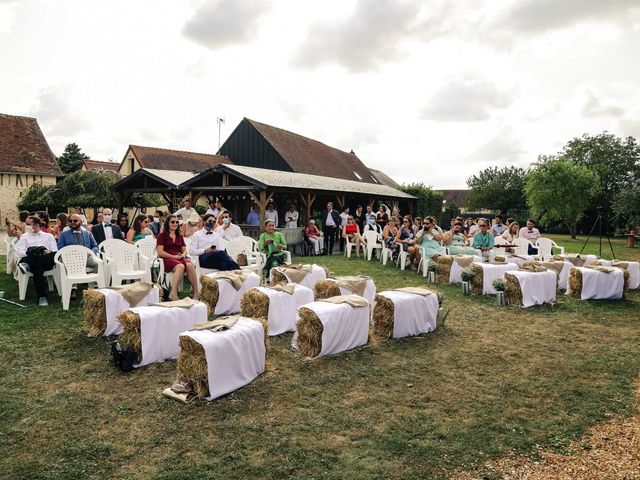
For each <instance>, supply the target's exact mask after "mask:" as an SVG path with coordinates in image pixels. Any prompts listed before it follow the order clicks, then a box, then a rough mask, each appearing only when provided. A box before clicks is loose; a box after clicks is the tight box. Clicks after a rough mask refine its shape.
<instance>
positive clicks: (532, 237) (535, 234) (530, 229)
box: [518, 218, 540, 255]
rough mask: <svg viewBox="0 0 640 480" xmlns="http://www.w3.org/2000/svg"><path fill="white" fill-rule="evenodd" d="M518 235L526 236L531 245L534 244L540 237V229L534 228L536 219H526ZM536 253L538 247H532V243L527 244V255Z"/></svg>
mask: <svg viewBox="0 0 640 480" xmlns="http://www.w3.org/2000/svg"><path fill="white" fill-rule="evenodd" d="M518 237H520V238H526V239H527V240H529V242H530V243H532V244H533V245H535V244H536V242H537V241H538V239H539V238H540V230H538V229H537V228H536V221H535V220H534V219H533V218H529V219H527V226H526V227H522V228H521V229H520V233H519V234H518ZM537 253H538V249H537V248H534V247H533V246H532V245H529V255H536V254H537Z"/></svg>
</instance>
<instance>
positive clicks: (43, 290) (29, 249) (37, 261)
mask: <svg viewBox="0 0 640 480" xmlns="http://www.w3.org/2000/svg"><path fill="white" fill-rule="evenodd" d="M41 228H42V220H40V219H39V218H38V217H36V216H35V215H34V216H30V217H28V218H27V220H26V221H25V233H23V234H22V235H21V236H20V240H18V243H17V244H16V255H17V256H18V258H20V263H19V264H18V268H20V269H21V270H22V271H23V272H25V273H26V272H27V271H30V272H31V273H32V274H33V283H34V284H35V286H36V294H37V295H38V305H40V306H41V307H46V306H47V305H49V302H48V300H47V295H48V293H49V285H48V283H47V281H46V280H45V278H44V272H46V271H49V270H52V269H53V267H54V262H53V258H54V257H55V255H56V252H57V251H58V245H57V244H56V239H55V238H53V235H51V234H50V233H46V232H43V231H41Z"/></svg>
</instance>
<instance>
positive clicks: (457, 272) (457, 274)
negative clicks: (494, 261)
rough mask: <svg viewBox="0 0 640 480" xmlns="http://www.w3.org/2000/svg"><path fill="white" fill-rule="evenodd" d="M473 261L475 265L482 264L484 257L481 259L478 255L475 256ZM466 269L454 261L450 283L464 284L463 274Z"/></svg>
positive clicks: (450, 272) (450, 273)
mask: <svg viewBox="0 0 640 480" xmlns="http://www.w3.org/2000/svg"><path fill="white" fill-rule="evenodd" d="M473 261H474V262H475V263H481V262H482V257H479V256H478V255H474V256H473ZM465 268H466V267H463V266H461V265H458V263H456V261H455V259H454V260H453V262H452V263H451V270H450V271H449V283H462V276H461V272H462V270H464V269H465Z"/></svg>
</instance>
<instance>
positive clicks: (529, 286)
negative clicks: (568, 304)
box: [509, 270, 558, 308]
mask: <svg viewBox="0 0 640 480" xmlns="http://www.w3.org/2000/svg"><path fill="white" fill-rule="evenodd" d="M509 275H513V276H514V277H516V278H517V279H518V283H520V290H522V306H523V307H524V308H529V307H533V306H534V305H544V304H545V303H550V302H555V301H556V282H557V281H558V276H557V275H556V272H553V271H550V270H547V271H546V272H528V271H526V270H518V271H515V272H509Z"/></svg>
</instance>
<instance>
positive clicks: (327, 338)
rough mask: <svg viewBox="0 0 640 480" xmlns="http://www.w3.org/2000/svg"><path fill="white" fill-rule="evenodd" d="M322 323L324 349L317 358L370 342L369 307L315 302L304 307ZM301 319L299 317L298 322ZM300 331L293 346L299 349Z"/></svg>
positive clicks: (296, 334) (295, 334)
mask: <svg viewBox="0 0 640 480" xmlns="http://www.w3.org/2000/svg"><path fill="white" fill-rule="evenodd" d="M304 307H305V308H308V309H309V310H312V311H313V312H314V313H315V314H316V316H317V317H318V319H319V320H320V323H322V348H321V350H320V353H319V354H318V355H317V356H316V357H315V358H319V357H324V356H326V355H334V354H336V353H340V352H344V351H346V350H351V349H352V348H356V347H360V346H362V345H366V344H367V342H368V341H369V306H368V305H367V306H364V307H352V306H351V305H349V304H348V303H329V302H322V301H318V302H313V303H309V304H307V305H305V306H304ZM299 319H300V318H299V317H298V320H299ZM297 344H298V331H297V330H296V333H294V335H293V341H292V342H291V345H292V346H293V348H295V349H297Z"/></svg>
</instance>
